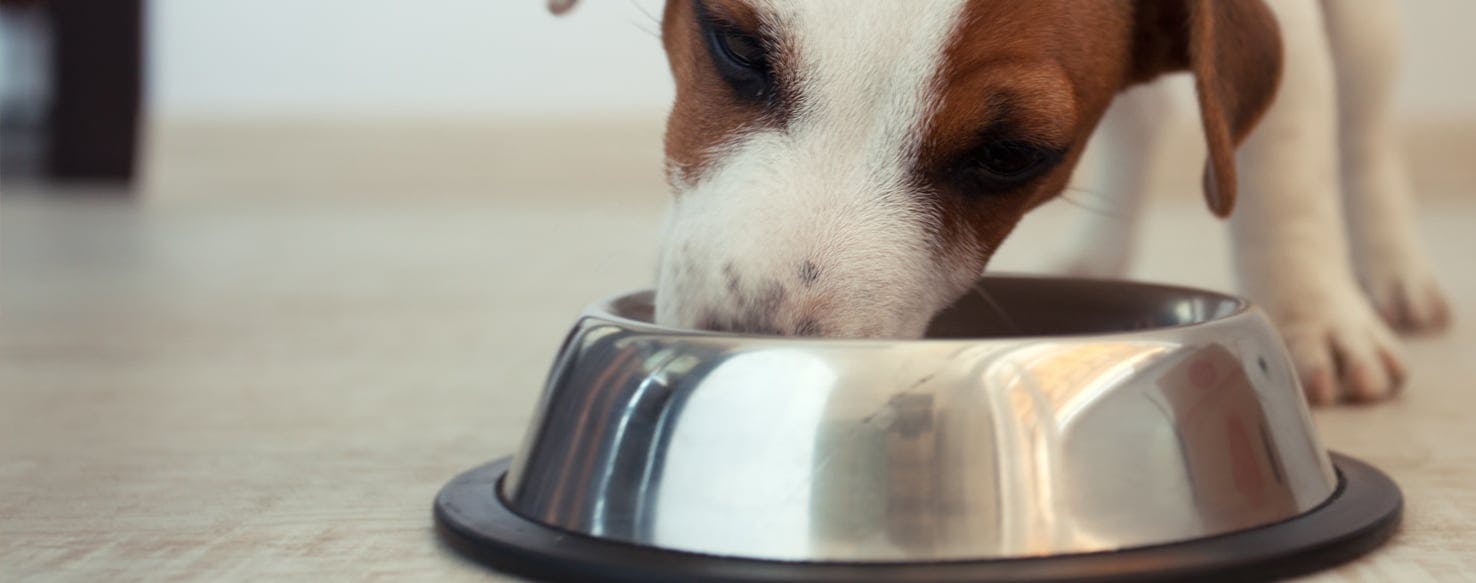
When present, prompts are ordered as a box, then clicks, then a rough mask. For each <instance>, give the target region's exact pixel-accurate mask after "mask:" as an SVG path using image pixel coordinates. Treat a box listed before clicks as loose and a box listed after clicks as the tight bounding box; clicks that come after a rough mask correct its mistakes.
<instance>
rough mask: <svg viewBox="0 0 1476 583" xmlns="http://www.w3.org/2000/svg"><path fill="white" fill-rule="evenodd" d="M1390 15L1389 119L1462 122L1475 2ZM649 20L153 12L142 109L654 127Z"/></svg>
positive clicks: (418, 2)
mask: <svg viewBox="0 0 1476 583" xmlns="http://www.w3.org/2000/svg"><path fill="white" fill-rule="evenodd" d="M856 1H882V0H856ZM885 1H892V0H885ZM1334 1H1342V2H1360V1H1364V0H1334ZM1403 4H1404V5H1405V7H1406V26H1407V28H1408V30H1409V34H1408V35H1407V36H1408V40H1409V54H1408V57H1409V58H1408V61H1409V64H1408V67H1407V68H1406V72H1405V81H1406V83H1405V86H1404V88H1403V91H1402V93H1401V99H1402V104H1403V108H1404V110H1405V113H1406V114H1407V115H1414V116H1422V117H1424V116H1431V115H1442V116H1448V115H1459V116H1463V117H1473V118H1476V77H1473V74H1472V71H1476V66H1473V65H1472V64H1471V63H1470V59H1471V58H1472V57H1473V56H1476V35H1473V34H1471V33H1470V31H1469V28H1470V23H1472V22H1476V1H1473V0H1403ZM660 7H661V0H584V2H583V5H582V6H580V7H579V8H578V9H577V10H576V11H575V12H574V13H573V14H571V15H570V16H569V17H568V18H563V19H556V18H553V17H551V16H549V15H548V14H547V13H546V12H545V11H544V10H543V0H153V1H152V2H151V5H150V10H151V16H150V18H151V21H150V25H151V27H152V29H151V33H152V38H153V43H154V44H153V46H152V50H151V66H152V83H151V98H152V100H153V103H154V105H155V111H156V112H157V113H159V114H163V115H166V116H167V115H187V116H251V117H257V116H271V115H291V116H362V115H374V116H449V115H462V114H473V115H503V116H515V117H526V116H540V117H541V116H585V115H629V114H638V115H650V116H654V115H658V114H660V113H661V112H664V111H665V110H666V108H667V106H668V103H669V101H670V99H671V87H670V85H671V83H670V79H669V78H668V73H667V70H666V64H665V61H664V58H663V56H662V53H661V47H660V44H659V41H658V40H657V39H656V38H655V37H654V34H655V33H656V32H657V23H656V22H654V21H653V20H652V19H651V18H650V17H648V16H647V15H646V14H645V13H643V12H642V8H644V9H645V10H646V11H648V12H649V13H650V14H651V15H655V16H659V14H660Z"/></svg>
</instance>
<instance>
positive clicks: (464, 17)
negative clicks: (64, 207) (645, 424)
mask: <svg viewBox="0 0 1476 583" xmlns="http://www.w3.org/2000/svg"><path fill="white" fill-rule="evenodd" d="M3 4H4V6H5V9H4V12H3V14H4V16H3V28H0V30H3V33H4V37H3V38H4V42H3V43H0V50H3V55H0V62H3V63H4V75H3V77H0V96H3V97H0V99H3V114H4V116H3V118H0V120H3V121H4V122H5V127H6V128H7V129H6V132H7V134H6V137H7V138H10V139H7V140H4V142H5V144H6V145H7V156H6V158H5V160H6V162H7V164H6V168H5V169H4V170H6V172H4V173H3V175H4V176H5V177H6V178H7V179H17V178H19V177H21V176H25V175H27V173H28V172H29V169H30V168H45V167H47V166H46V164H50V166H49V167H50V168H52V169H53V170H55V172H53V174H56V175H60V176H63V177H65V176H67V175H69V174H77V175H79V176H80V177H84V178H85V177H87V176H88V174H89V167H87V166H86V162H74V161H73V160H71V159H70V158H68V156H70V157H71V158H85V157H87V156H98V157H102V158H106V157H107V156H103V155H102V154H99V153H97V152H95V151H94V150H98V149H103V150H110V151H112V154H111V155H112V156H113V157H118V158H122V157H124V156H123V154H121V153H119V152H116V150H117V149H118V146H116V145H114V144H113V143H114V142H119V141H127V140H126V137H113V136H104V135H102V133H103V132H102V130H103V129H105V128H103V127H100V126H98V125H97V124H100V123H109V124H114V125H110V126H108V128H107V129H112V130H115V131H112V132H110V133H113V134H121V133H124V132H122V130H121V128H123V127H124V125H123V124H122V123H121V122H115V121H111V119H110V118H111V117H116V116H121V115H123V114H125V113H126V112H129V111H133V110H136V111H138V112H140V113H141V115H140V117H139V118H138V120H137V127H138V130H137V133H136V135H137V139H136V145H137V152H136V153H135V154H134V155H133V156H132V159H133V160H135V163H134V165H133V167H134V168H135V169H136V170H137V172H136V176H135V184H137V185H138V186H140V187H141V188H138V189H136V192H137V193H138V194H142V195H144V196H155V197H174V196H187V197H189V196H229V195H234V191H235V190H236V189H255V190H258V192H255V193H254V194H253V195H254V196H330V195H341V194H349V195H353V196H366V195H386V196H398V195H408V194H410V193H409V192H407V191H408V190H414V191H416V192H417V193H424V192H426V191H430V192H436V193H439V194H444V193H446V192H448V191H455V192H458V193H461V194H473V193H476V194H482V195H492V194H496V195H503V194H508V193H510V192H514V191H516V192H518V193H520V194H521V195H523V196H531V195H532V193H538V192H557V191H562V190H588V189H587V188H585V185H595V184H597V185H600V187H601V189H602V190H604V191H609V190H611V189H616V188H618V189H630V190H635V191H639V192H640V193H642V194H643V195H645V196H655V195H659V191H660V190H661V185H660V178H659V142H658V140H656V139H654V137H655V136H659V132H660V123H661V117H662V115H663V114H664V112H665V111H666V108H667V107H668V104H669V101H670V99H671V83H670V81H669V78H668V74H667V71H666V66H665V62H664V57H663V55H662V52H661V48H660V45H659V40H658V39H657V38H656V35H657V34H658V32H659V25H658V23H657V22H656V18H657V17H658V16H659V15H660V10H661V2H660V1H659V0H595V1H587V2H584V5H582V6H580V8H579V9H578V10H576V11H575V12H574V13H573V14H572V15H571V16H570V17H569V18H563V19H556V18H553V17H550V16H549V15H548V14H547V13H546V12H545V11H544V10H543V2H542V1H541V0H506V1H496V2H489V1H486V0H432V1H426V2H406V1H404V0H314V1H312V2H301V1H294V0H260V1H250V2H248V1H245V0H152V1H147V2H144V1H142V0H124V1H118V2H101V1H95V0H93V1H90V0H78V1H68V2H53V3H50V5H48V3H44V2H39V1H37V0H6V1H5V2H4V3H3ZM1404 8H1405V23H1404V26H1405V28H1406V30H1407V31H1408V34H1406V37H1405V38H1406V39H1407V41H1408V50H1407V59H1406V61H1407V66H1406V69H1405V74H1404V85H1403V87H1402V90H1401V92H1400V98H1399V108H1400V113H1401V116H1402V118H1403V119H1405V120H1406V121H1407V124H1408V126H1409V131H1407V132H1406V135H1407V136H1408V137H1409V138H1410V140H1409V141H1410V144H1411V148H1412V149H1414V151H1412V152H1411V153H1412V155H1411V157H1410V158H1411V160H1412V162H1413V163H1414V164H1415V165H1416V170H1417V171H1416V173H1415V174H1416V176H1417V177H1418V178H1420V179H1422V180H1426V181H1430V180H1435V179H1436V178H1437V177H1438V176H1437V175H1439V174H1440V171H1443V172H1452V171H1454V170H1453V169H1450V168H1443V169H1441V170H1440V171H1434V170H1431V168H1430V167H1438V166H1440V165H1442V164H1446V163H1449V162H1455V164H1454V165H1455V166H1457V167H1465V166H1467V165H1465V164H1460V163H1459V161H1458V158H1459V157H1454V156H1450V155H1448V154H1449V153H1450V152H1451V151H1452V150H1451V148H1448V147H1444V146H1447V145H1449V144H1450V143H1451V140H1465V139H1468V138H1466V137H1464V136H1466V135H1468V134H1470V133H1471V128H1470V126H1472V124H1473V123H1476V122H1472V121H1471V120H1476V99H1472V98H1471V97H1470V96H1471V95H1472V93H1473V91H1476V80H1473V76H1472V75H1470V74H1468V73H1466V72H1465V71H1466V69H1468V67H1464V66H1461V61H1462V59H1464V58H1465V57H1466V56H1468V55H1470V54H1472V53H1473V50H1476V40H1473V39H1472V37H1471V35H1469V33H1468V31H1467V30H1466V27H1465V26H1464V24H1465V23H1469V22H1471V21H1473V20H1476V4H1473V3H1471V2H1467V1H1464V0H1408V1H1406V2H1404ZM129 11H132V12H134V13H136V15H132V16H131V15H129V14H128V12H129ZM135 21H136V24H137V25H138V26H137V29H136V30H129V27H130V26H132V25H133V24H135ZM68 39H76V40H72V41H71V42H70V43H69V42H68ZM133 44H136V45H137V46H138V48H136V49H133V48H130V45H133ZM131 50H136V51H137V52H138V54H139V56H140V57H141V58H137V59H133V58H130V55H129V51H131ZM69 64H70V65H72V66H73V67H75V68H76V69H77V70H78V71H79V72H77V73H74V74H70V75H69V74H68V73H67V71H68V69H67V66H68V65H69ZM54 65H59V67H56V66H54ZM130 67H131V68H132V69H133V70H131V71H129V70H126V69H129V68H130ZM57 69H60V70H57ZM80 71H90V72H91V75H89V74H88V73H82V72H80ZM130 74H131V75H134V76H136V77H137V79H136V80H129V79H128V78H127V77H128V75H130ZM92 77H106V78H104V79H92ZM56 81H61V83H60V85H61V86H59V87H58V86H56V85H58V83H56ZM135 94H136V95H138V96H139V98H137V102H136V107H130V106H131V105H134V104H135V102H134V101H133V100H134V99H135V98H134V97H133V95H135ZM89 100H90V101H89ZM98 109H107V111H106V112H100V111H96V110H98ZM1178 113H1179V114H1180V115H1178V116H1177V117H1178V121H1179V122H1181V123H1183V125H1184V126H1185V127H1186V129H1187V130H1188V131H1191V132H1192V126H1193V123H1192V121H1193V120H1192V116H1191V115H1189V114H1192V113H1193V112H1192V110H1185V111H1180V112H1178ZM72 118H87V119H85V120H83V121H79V122H72V121H71V119H72ZM48 120H49V121H50V122H52V125H53V126H54V127H53V128H52V129H53V131H54V132H55V133H53V134H50V135H51V136H53V137H54V138H58V139H57V140H53V142H55V141H61V142H64V143H61V144H56V143H52V144H50V145H48V144H46V143H45V140H42V139H31V138H24V137H20V134H18V133H17V131H16V130H17V128H24V127H26V126H35V125H37V124H43V123H45V122H46V121H48ZM83 126H86V128H87V129H86V130H84V129H80V128H82V127H83ZM68 128H79V129H68ZM84 132H85V133H89V135H88V136H86V137H85V138H83V137H81V134H82V133H84ZM73 134H76V135H77V136H78V137H77V138H74V139H71V140H69V139H68V137H67V136H71V135H73ZM71 141H76V142H93V143H94V144H93V145H92V146H88V145H86V144H84V145H75V146H74V145H72V144H71V143H70V142H71ZM1194 141H1195V140H1194V137H1193V136H1192V135H1190V136H1186V139H1185V142H1186V145H1190V146H1193V145H1194V144H1193V142H1194ZM17 150H20V152H17ZM46 152H51V153H52V154H55V155H57V157H61V158H68V159H63V160H52V161H50V162H49V163H48V162H45V161H44V158H45V156H44V155H42V154H44V153H46ZM1442 154H1444V155H1442ZM371 160H372V161H376V163H372V164H366V163H365V162H368V161H371ZM378 161H383V163H377V162H378ZM108 163H111V164H113V166H116V165H118V164H120V163H121V162H119V161H109V162H94V163H93V165H94V166H97V165H102V166H107V164H108ZM76 164H82V166H81V167H79V168H76V169H72V170H68V168H70V166H69V165H76ZM344 165H350V166H353V167H354V172H353V173H352V174H353V176H352V177H345V176H342V174H343V173H342V172H341V169H342V168H343V167H344ZM1191 166H1192V165H1191ZM570 167H578V169H579V171H578V172H568V171H561V170H568V169H570ZM104 170H106V171H104ZM119 170H120V169H118V168H114V167H107V168H97V169H94V170H91V171H90V172H92V173H94V174H100V175H112V174H120V172H119ZM1432 172H1433V173H1432ZM43 174H44V173H43ZM1459 177H1460V178H1467V177H1469V174H1466V175H1462V176H1459ZM1445 178H1457V177H1456V176H1450V177H1445ZM347 182H352V186H348V185H347V184H343V183H347ZM1467 183H1469V182H1467ZM1433 186H1437V188H1432V189H1428V190H1447V189H1445V188H1438V186H1443V185H1433Z"/></svg>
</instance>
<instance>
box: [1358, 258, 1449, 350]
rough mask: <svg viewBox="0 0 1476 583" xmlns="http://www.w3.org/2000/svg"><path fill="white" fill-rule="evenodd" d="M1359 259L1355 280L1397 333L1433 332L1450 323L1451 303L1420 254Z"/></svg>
mask: <svg viewBox="0 0 1476 583" xmlns="http://www.w3.org/2000/svg"><path fill="white" fill-rule="evenodd" d="M1401 255H1402V256H1400V257H1370V258H1360V259H1359V260H1358V261H1357V262H1356V263H1357V267H1358V280H1359V283H1360V284H1361V285H1362V286H1363V291H1364V293H1365V294H1366V295H1367V296H1368V300H1369V302H1371V303H1372V304H1373V307H1374V309H1375V310H1377V311H1378V313H1379V315H1380V316H1382V317H1383V319H1384V321H1385V322H1387V323H1388V324H1389V326H1391V327H1393V328H1394V329H1395V330H1398V331H1400V332H1411V333H1413V332H1434V331H1438V330H1442V329H1444V328H1445V327H1446V326H1448V325H1449V324H1450V303H1449V302H1447V301H1446V299H1445V293H1444V292H1442V291H1441V290H1440V285H1439V284H1437V283H1436V282H1435V275H1434V270H1433V269H1431V268H1430V265H1429V263H1427V262H1426V261H1425V260H1424V258H1423V257H1422V256H1420V255H1419V254H1401Z"/></svg>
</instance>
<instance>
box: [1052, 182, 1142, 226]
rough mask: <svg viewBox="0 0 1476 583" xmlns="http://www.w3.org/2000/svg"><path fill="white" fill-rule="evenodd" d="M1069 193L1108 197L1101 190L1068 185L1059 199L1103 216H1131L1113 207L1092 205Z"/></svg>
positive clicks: (1117, 217) (1122, 217)
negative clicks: (1076, 198) (1074, 197)
mask: <svg viewBox="0 0 1476 583" xmlns="http://www.w3.org/2000/svg"><path fill="white" fill-rule="evenodd" d="M1068 193H1072V194H1074V193H1081V194H1087V195H1093V196H1100V197H1102V198H1104V199H1105V198H1107V197H1105V196H1103V195H1102V193H1100V192H1096V191H1093V190H1088V189H1085V188H1079V187H1067V188H1065V189H1064V190H1062V191H1061V195H1060V196H1059V197H1057V198H1059V199H1061V200H1063V201H1065V202H1067V203H1069V204H1071V205H1072V206H1075V207H1077V208H1080V209H1083V210H1086V211H1089V212H1093V213H1097V214H1099V215H1103V216H1107V217H1112V218H1115V219H1127V218H1129V217H1128V215H1127V214H1126V213H1122V212H1119V211H1117V210H1115V209H1112V208H1109V207H1103V206H1094V205H1090V204H1087V203H1085V202H1082V201H1078V200H1075V199H1073V198H1072V197H1070V196H1067V195H1068Z"/></svg>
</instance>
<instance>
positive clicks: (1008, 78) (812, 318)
mask: <svg viewBox="0 0 1476 583" xmlns="http://www.w3.org/2000/svg"><path fill="white" fill-rule="evenodd" d="M551 1H552V3H553V4H554V5H560V6H563V7H565V8H567V6H568V5H569V4H571V3H572V1H571V0H551ZM662 39H663V43H664V45H665V48H666V52H667V55H668V58H669V60H670V63H671V70H672V74H673V76H674V77H675V80H676V89H677V93H676V103H675V105H674V107H673V109H672V112H671V117H670V119H669V121H668V126H667V134H666V156H667V174H668V181H669V182H670V184H671V186H672V188H673V190H674V192H675V201H674V206H673V209H672V212H671V215H670V217H669V218H668V223H667V225H666V227H665V229H666V231H665V235H664V237H665V239H664V246H663V249H662V258H661V265H660V271H659V277H658V285H657V294H656V303H657V320H658V321H659V322H660V323H662V324H666V325H676V326H686V327H700V328H709V329H720V330H731V331H740V332H760V333H778V334H799V335H828V336H904V337H905V336H917V335H921V334H922V333H923V331H924V329H925V328H926V326H927V324H928V321H929V320H930V319H931V318H932V316H933V314H934V313H935V312H936V311H938V310H939V309H941V308H942V307H944V306H945V305H947V304H948V303H950V302H951V301H953V300H954V299H956V298H957V297H958V296H959V295H960V294H962V293H963V292H964V291H966V290H967V289H968V288H969V286H970V285H971V283H972V282H973V281H974V280H975V279H976V278H977V277H978V276H979V274H980V273H981V272H982V271H983V268H984V265H985V263H986V262H987V261H988V259H989V257H990V255H991V254H992V253H993V251H994V249H995V248H996V247H997V246H998V245H999V244H1000V242H1001V240H1003V239H1004V238H1005V236H1006V235H1008V234H1009V232H1010V231H1011V229H1013V228H1014V226H1015V225H1016V223H1018V222H1019V220H1020V219H1021V217H1022V216H1023V215H1024V213H1025V212H1026V211H1028V210H1030V209H1031V208H1034V207H1035V206H1037V205H1040V204H1041V203H1043V202H1045V201H1047V200H1049V199H1050V198H1052V197H1054V196H1056V195H1057V194H1059V193H1060V192H1061V191H1062V190H1063V189H1064V188H1065V186H1066V183H1067V180H1068V178H1069V176H1070V173H1071V170H1072V168H1073V167H1074V166H1075V163H1076V161H1077V158H1078V157H1079V156H1080V154H1081V152H1082V149H1083V148H1084V146H1085V144H1086V141H1087V138H1088V137H1089V136H1090V135H1091V133H1092V130H1093V129H1094V127H1095V126H1096V124H1097V121H1098V119H1099V118H1100V117H1101V115H1102V113H1103V111H1104V110H1105V109H1106V107H1107V105H1108V103H1109V102H1110V101H1111V100H1112V98H1113V96H1114V95H1116V94H1117V93H1118V92H1119V91H1121V90H1122V89H1124V88H1126V87H1128V86H1130V85H1133V84H1135V83H1140V82H1144V81H1147V80H1150V79H1152V78H1154V77H1156V76H1158V75H1160V74H1162V73H1164V72H1169V71H1176V70H1189V71H1192V72H1193V73H1194V75H1195V76H1196V80H1197V82H1196V87H1197V90H1198V95H1199V102H1200V107H1201V113H1202V117H1203V120H1204V128H1205V134H1206V137H1207V140H1208V144H1209V152H1210V160H1209V163H1208V164H1207V166H1206V173H1205V193H1206V198H1207V200H1208V202H1209V206H1210V208H1211V209H1212V210H1213V211H1214V212H1215V213H1217V214H1219V215H1222V216H1223V215H1226V214H1228V213H1229V212H1230V209H1231V207H1232V205H1233V203H1234V198H1235V175H1234V147H1235V144H1237V143H1238V142H1239V141H1240V140H1241V139H1242V138H1243V137H1244V136H1245V135H1246V134H1247V133H1248V132H1249V131H1250V128H1251V127H1252V126H1253V125H1254V123H1255V121H1256V120H1257V119H1258V118H1259V116H1260V115H1261V113H1262V112H1264V111H1265V109H1266V108H1267V107H1268V105H1269V103H1270V101H1271V99H1272V97H1273V95H1274V93H1275V89H1276V85H1277V80H1278V77H1279V71H1280V60H1281V53H1280V42H1279V37H1278V34H1277V29H1276V25H1275V22H1274V19H1273V17H1272V15H1271V14H1270V12H1269V11H1268V9H1267V8H1266V6H1265V5H1264V4H1263V3H1262V0H1091V1H1083V0H1030V1H1028V2H1022V1H1019V0H919V1H906V2H900V1H891V0H887V1H877V2H856V1H852V0H668V1H667V3H666V9H665V13H664V16H663V23H662Z"/></svg>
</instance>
